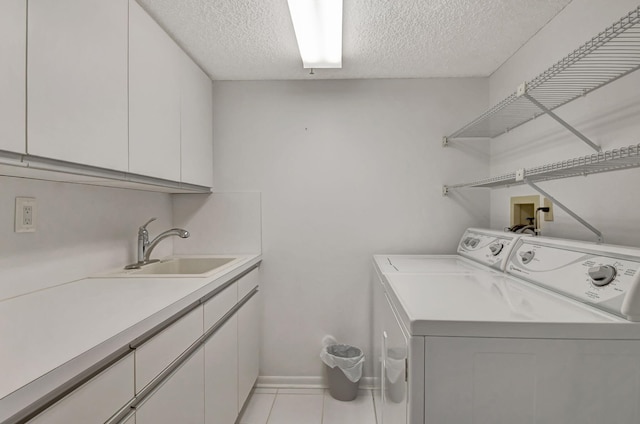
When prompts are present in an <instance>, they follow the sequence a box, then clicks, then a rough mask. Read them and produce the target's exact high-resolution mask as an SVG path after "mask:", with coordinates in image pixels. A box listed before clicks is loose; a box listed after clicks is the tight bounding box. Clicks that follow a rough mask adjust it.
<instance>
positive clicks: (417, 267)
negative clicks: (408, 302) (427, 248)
mask: <svg viewBox="0 0 640 424" xmlns="http://www.w3.org/2000/svg"><path fill="white" fill-rule="evenodd" d="M374 260H375V261H376V264H377V265H378V268H379V269H380V271H381V272H383V273H385V274H397V273H409V274H414V273H415V274H442V273H445V274H471V273H475V272H479V271H485V270H486V271H488V269H487V268H486V267H483V266H482V265H480V264H476V263H474V262H471V261H469V260H468V259H465V258H463V257H461V256H458V255H375V256H374Z"/></svg>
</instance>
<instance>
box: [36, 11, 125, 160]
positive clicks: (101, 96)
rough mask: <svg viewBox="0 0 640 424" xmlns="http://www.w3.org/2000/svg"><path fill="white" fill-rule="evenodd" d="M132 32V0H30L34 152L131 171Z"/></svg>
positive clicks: (39, 154)
mask: <svg viewBox="0 0 640 424" xmlns="http://www.w3.org/2000/svg"><path fill="white" fill-rule="evenodd" d="M127 31H128V3H127V0H110V1H103V0H56V1H50V0H29V36H28V40H29V41H28V42H29V49H28V55H29V58H28V103H27V104H28V153H29V154H31V155H37V156H44V157H48V158H54V159H59V160H65V161H69V162H75V163H81V164H86V165H92V166H98V167H103V168H109V169H115V170H121V171H126V170H127V169H128V158H127V156H128V133H127V120H128V116H127V103H128V99H127V47H128V41H127Z"/></svg>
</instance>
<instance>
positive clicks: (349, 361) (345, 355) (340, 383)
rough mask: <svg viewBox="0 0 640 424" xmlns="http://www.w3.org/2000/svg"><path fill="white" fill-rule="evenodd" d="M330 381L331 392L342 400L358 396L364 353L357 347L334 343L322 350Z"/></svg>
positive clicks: (334, 396) (321, 356) (349, 399)
mask: <svg viewBox="0 0 640 424" xmlns="http://www.w3.org/2000/svg"><path fill="white" fill-rule="evenodd" d="M320 358H321V359H322V362H324V364H325V368H326V370H327V378H328V381H329V394H330V395H331V397H333V398H334V399H337V400H341V401H351V400H354V399H355V398H356V396H358V386H359V385H360V378H362V365H363V364H364V354H363V353H362V350H360V349H359V348H357V347H354V346H349V345H344V344H332V345H329V346H326V347H324V348H323V349H322V351H321V352H320Z"/></svg>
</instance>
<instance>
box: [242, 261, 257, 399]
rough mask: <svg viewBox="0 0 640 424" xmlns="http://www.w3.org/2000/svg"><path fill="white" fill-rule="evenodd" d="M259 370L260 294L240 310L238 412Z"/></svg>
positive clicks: (254, 296)
mask: <svg viewBox="0 0 640 424" xmlns="http://www.w3.org/2000/svg"><path fill="white" fill-rule="evenodd" d="M254 272H255V271H254ZM245 278H246V277H245ZM259 368H260V293H259V292H258V293H256V294H255V295H253V297H251V299H249V301H248V302H247V303H245V304H244V305H243V306H242V308H240V309H239V310H238V411H240V409H242V406H243V405H244V402H245V401H246V400H247V397H248V396H249V393H250V392H251V389H252V388H253V385H254V384H255V382H256V379H257V378H258V373H259Z"/></svg>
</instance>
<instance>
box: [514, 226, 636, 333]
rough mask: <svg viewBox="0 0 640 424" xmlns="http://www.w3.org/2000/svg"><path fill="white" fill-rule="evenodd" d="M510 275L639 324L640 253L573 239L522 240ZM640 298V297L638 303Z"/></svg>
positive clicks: (517, 244)
mask: <svg viewBox="0 0 640 424" xmlns="http://www.w3.org/2000/svg"><path fill="white" fill-rule="evenodd" d="M506 272H507V273H509V274H512V275H514V276H517V277H520V278H522V279H523V280H526V281H529V282H531V283H534V284H536V285H539V286H542V287H545V288H547V289H550V290H553V291H555V292H557V293H560V294H562V295H565V296H567V297H571V298H573V299H575V300H579V301H580V302H583V303H587V304H590V305H592V306H596V307H598V308H600V309H603V310H605V311H607V312H610V313H613V314H616V315H619V316H622V317H623V318H626V319H629V320H632V321H640V291H639V290H640V288H639V287H638V286H639V285H640V249H634V248H630V247H621V246H607V245H596V244H591V243H587V242H577V241H569V240H557V239H545V238H528V239H522V240H519V241H518V242H517V243H516V247H515V248H514V249H513V252H512V254H511V256H510V257H509V260H508V264H507V267H506ZM636 298H638V299H636Z"/></svg>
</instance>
